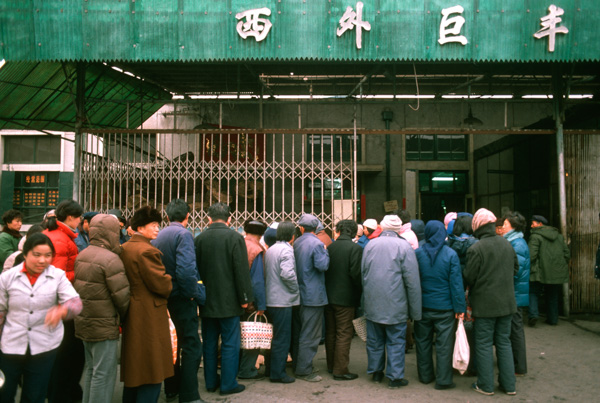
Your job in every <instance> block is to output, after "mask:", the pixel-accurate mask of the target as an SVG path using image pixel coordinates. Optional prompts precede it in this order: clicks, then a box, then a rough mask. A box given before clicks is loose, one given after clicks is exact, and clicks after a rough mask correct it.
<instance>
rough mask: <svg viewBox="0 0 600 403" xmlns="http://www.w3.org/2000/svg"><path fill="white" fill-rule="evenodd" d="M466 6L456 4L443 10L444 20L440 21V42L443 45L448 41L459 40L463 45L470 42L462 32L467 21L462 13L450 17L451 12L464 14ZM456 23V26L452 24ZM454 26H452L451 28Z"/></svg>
mask: <svg viewBox="0 0 600 403" xmlns="http://www.w3.org/2000/svg"><path fill="white" fill-rule="evenodd" d="M463 11H464V8H462V6H460V5H459V6H454V7H450V8H444V9H443V10H442V16H443V17H442V22H441V23H440V39H438V42H439V43H440V45H443V44H445V43H448V42H458V43H461V44H463V45H466V44H467V43H468V41H467V38H465V37H464V36H463V35H459V34H460V29H461V28H462V26H463V24H464V23H465V19H464V17H463V16H462V15H457V16H455V17H452V18H448V16H449V15H450V14H462V13H463ZM452 25H454V26H452ZM450 26H452V27H451V28H449V27H450Z"/></svg>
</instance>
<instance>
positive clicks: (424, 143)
mask: <svg viewBox="0 0 600 403" xmlns="http://www.w3.org/2000/svg"><path fill="white" fill-rule="evenodd" d="M420 137H421V138H420V141H419V143H420V149H421V158H420V159H421V160H433V150H434V146H435V144H434V136H433V135H431V134H424V135H421V136H420Z"/></svg>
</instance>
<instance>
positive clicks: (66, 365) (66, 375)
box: [48, 319, 85, 403]
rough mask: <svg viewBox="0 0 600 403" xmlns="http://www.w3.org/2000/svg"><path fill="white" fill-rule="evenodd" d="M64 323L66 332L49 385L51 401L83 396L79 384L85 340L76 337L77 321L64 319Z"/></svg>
mask: <svg viewBox="0 0 600 403" xmlns="http://www.w3.org/2000/svg"><path fill="white" fill-rule="evenodd" d="M63 325H64V329H65V332H64V336H63V339H62V342H61V343H60V346H59V347H58V351H57V355H56V360H55V361H54V367H53V368H52V375H51V377H50V384H49V385H48V402H49V403H68V402H73V401H75V400H79V399H81V396H83V390H82V389H81V386H80V385H79V382H80V381H81V376H82V375H83V367H84V366H85V351H84V349H83V342H82V341H81V340H80V339H78V338H77V337H75V323H74V321H73V320H72V319H71V320H66V321H63Z"/></svg>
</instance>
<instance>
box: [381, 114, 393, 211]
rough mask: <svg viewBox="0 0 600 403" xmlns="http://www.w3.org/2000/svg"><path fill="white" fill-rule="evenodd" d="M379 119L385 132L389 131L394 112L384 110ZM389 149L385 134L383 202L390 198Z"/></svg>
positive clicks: (388, 138)
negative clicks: (382, 122) (383, 125)
mask: <svg viewBox="0 0 600 403" xmlns="http://www.w3.org/2000/svg"><path fill="white" fill-rule="evenodd" d="M381 118H382V119H383V121H384V122H385V130H387V131H389V130H390V122H391V121H392V120H393V119H394V112H392V111H390V110H384V111H383V112H381ZM390 147H391V139H390V134H389V133H387V134H386V135H385V197H386V199H385V200H386V201H390V199H391V198H392V180H391V169H390V162H391V159H392V158H391V152H390Z"/></svg>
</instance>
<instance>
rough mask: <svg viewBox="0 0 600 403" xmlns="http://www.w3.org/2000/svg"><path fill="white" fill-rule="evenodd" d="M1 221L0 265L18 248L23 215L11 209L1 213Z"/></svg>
mask: <svg viewBox="0 0 600 403" xmlns="http://www.w3.org/2000/svg"><path fill="white" fill-rule="evenodd" d="M2 221H3V224H4V226H3V227H2V232H0V267H2V266H4V261H5V260H6V258H7V257H9V256H10V255H12V254H13V252H16V251H17V250H18V248H19V241H20V240H21V234H20V233H19V230H20V229H21V225H23V216H22V215H21V212H20V211H18V210H14V209H11V210H8V211H7V212H6V213H4V214H3V215H2Z"/></svg>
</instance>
